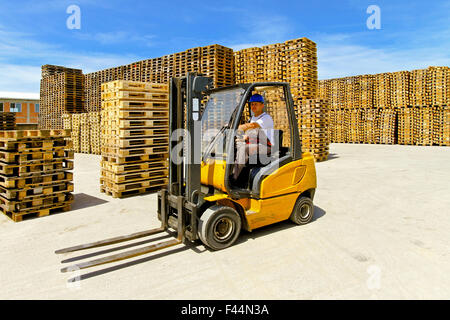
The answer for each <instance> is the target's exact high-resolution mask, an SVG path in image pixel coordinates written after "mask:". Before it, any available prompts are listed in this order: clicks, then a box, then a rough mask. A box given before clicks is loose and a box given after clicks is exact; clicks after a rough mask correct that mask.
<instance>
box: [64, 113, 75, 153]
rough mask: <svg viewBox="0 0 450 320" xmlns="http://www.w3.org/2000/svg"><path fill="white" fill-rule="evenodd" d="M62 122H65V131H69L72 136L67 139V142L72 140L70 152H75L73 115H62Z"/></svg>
mask: <svg viewBox="0 0 450 320" xmlns="http://www.w3.org/2000/svg"><path fill="white" fill-rule="evenodd" d="M62 121H63V129H64V130H68V131H69V133H70V136H69V137H66V138H65V139H66V140H70V148H69V150H71V151H74V149H73V142H72V135H73V130H72V115H71V114H68V113H65V114H63V115H62ZM74 152H75V151H74Z"/></svg>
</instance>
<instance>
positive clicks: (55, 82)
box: [39, 65, 84, 129]
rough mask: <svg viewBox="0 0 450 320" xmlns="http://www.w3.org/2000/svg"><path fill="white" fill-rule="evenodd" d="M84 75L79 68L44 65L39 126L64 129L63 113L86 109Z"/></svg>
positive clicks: (78, 111)
mask: <svg viewBox="0 0 450 320" xmlns="http://www.w3.org/2000/svg"><path fill="white" fill-rule="evenodd" d="M83 91H84V77H83V74H82V71H81V70H79V69H70V68H64V67H60V66H49V65H45V66H42V79H41V94H40V106H39V108H40V109H39V128H41V129H62V128H63V123H62V115H63V114H65V113H80V112H83V110H84V92H83Z"/></svg>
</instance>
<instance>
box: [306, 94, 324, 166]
mask: <svg viewBox="0 0 450 320" xmlns="http://www.w3.org/2000/svg"><path fill="white" fill-rule="evenodd" d="M298 105H299V109H300V110H299V114H300V115H301V116H300V117H299V119H298V120H299V126H301V129H300V131H301V139H302V151H304V152H311V153H312V154H313V155H314V158H315V159H316V161H324V160H327V159H328V154H329V139H328V110H329V106H328V103H327V102H326V101H323V100H320V99H306V100H305V99H302V100H299V104H298Z"/></svg>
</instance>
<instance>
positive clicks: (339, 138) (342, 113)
mask: <svg viewBox="0 0 450 320" xmlns="http://www.w3.org/2000/svg"><path fill="white" fill-rule="evenodd" d="M335 136H336V140H335V141H333V142H341V143H343V142H348V112H346V110H345V109H336V134H335Z"/></svg>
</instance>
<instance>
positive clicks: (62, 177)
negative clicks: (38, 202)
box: [0, 171, 73, 189]
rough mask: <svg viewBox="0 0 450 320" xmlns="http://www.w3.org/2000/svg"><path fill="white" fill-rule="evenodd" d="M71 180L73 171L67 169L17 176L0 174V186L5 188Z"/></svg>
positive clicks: (35, 185) (36, 185)
mask: <svg viewBox="0 0 450 320" xmlns="http://www.w3.org/2000/svg"><path fill="white" fill-rule="evenodd" d="M72 180H73V173H72V172H68V171H62V172H54V173H50V174H43V175H38V176H28V177H17V176H12V177H11V176H4V175H0V186H2V187H5V188H13V189H14V188H17V189H18V188H25V187H27V188H29V187H38V186H44V185H48V184H52V183H61V182H69V181H72Z"/></svg>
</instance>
